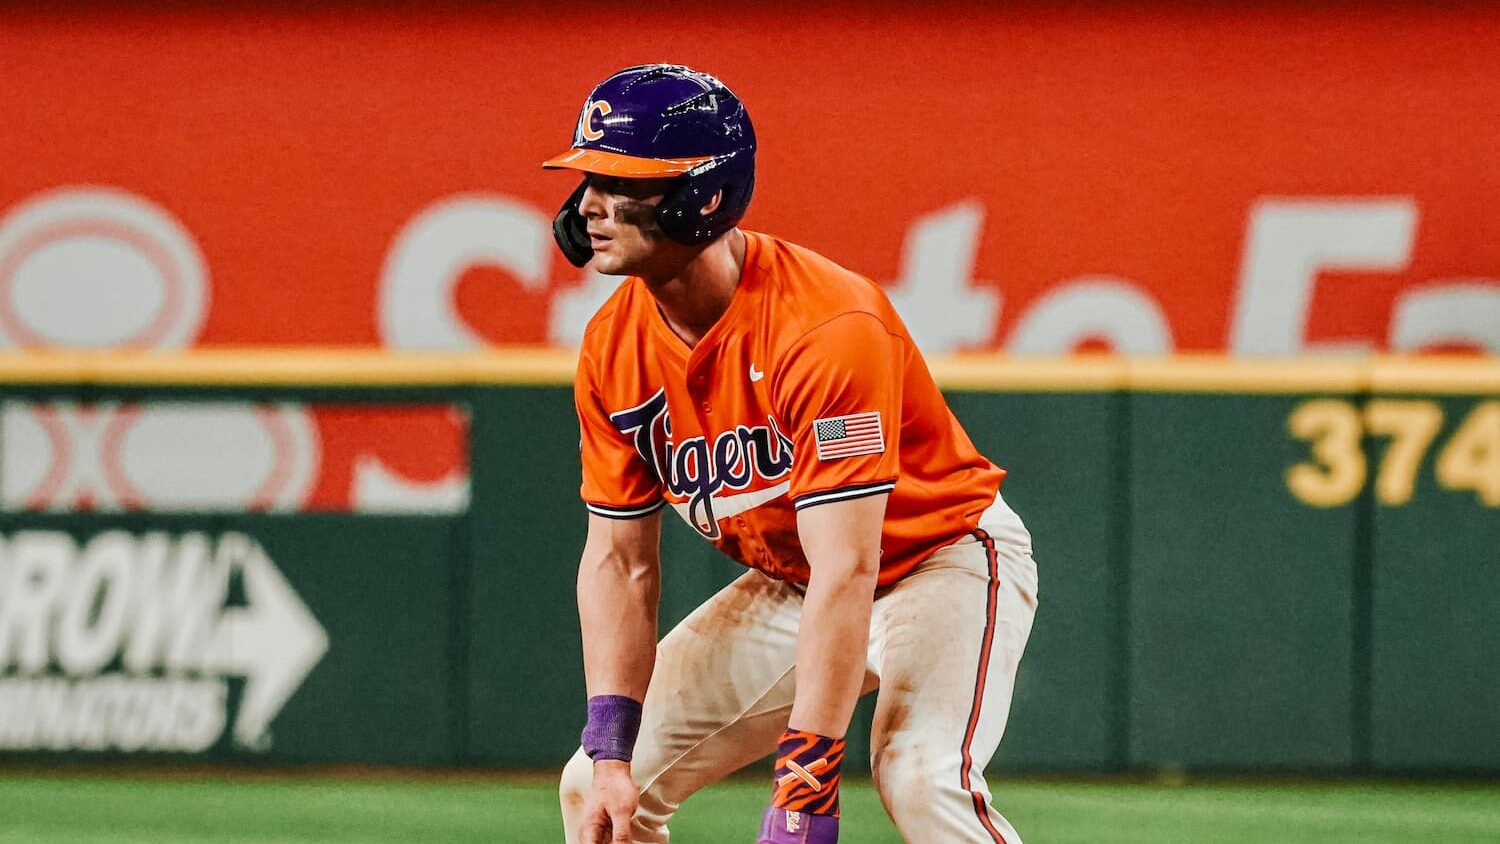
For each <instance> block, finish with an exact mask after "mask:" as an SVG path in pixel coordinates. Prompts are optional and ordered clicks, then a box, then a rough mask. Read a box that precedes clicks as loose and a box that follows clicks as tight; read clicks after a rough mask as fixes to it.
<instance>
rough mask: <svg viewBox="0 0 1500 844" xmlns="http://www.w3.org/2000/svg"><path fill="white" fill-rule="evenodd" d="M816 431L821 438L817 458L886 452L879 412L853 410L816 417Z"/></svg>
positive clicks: (817, 437)
mask: <svg viewBox="0 0 1500 844" xmlns="http://www.w3.org/2000/svg"><path fill="white" fill-rule="evenodd" d="M813 434H814V436H815V437H816V439H817V441H818V459H819V460H836V459H838V458H840V457H858V456H859V455H861V454H879V453H881V452H882V451H885V437H884V436H883V435H882V433H881V430H880V414H879V413H851V414H849V415H848V416H830V417H828V418H827V419H815V420H813Z"/></svg>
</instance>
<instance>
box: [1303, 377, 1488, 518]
mask: <svg viewBox="0 0 1500 844" xmlns="http://www.w3.org/2000/svg"><path fill="white" fill-rule="evenodd" d="M1287 428H1288V430H1290V431H1291V433H1292V436H1294V437H1296V438H1297V439H1299V440H1304V441H1306V442H1307V444H1308V448H1309V451H1310V453H1309V455H1308V457H1309V459H1307V460H1305V461H1303V462H1301V463H1297V464H1296V465H1294V466H1292V467H1291V468H1290V469H1288V470H1287V473H1286V485H1287V489H1289V490H1291V492H1292V495H1294V496H1296V497H1297V499H1298V500H1300V501H1302V502H1303V503H1304V504H1308V505H1310V506H1313V507H1339V506H1342V505H1344V504H1348V503H1349V502H1350V501H1352V500H1354V498H1355V496H1357V495H1359V493H1360V490H1362V489H1364V487H1365V483H1366V482H1367V480H1368V479H1369V476H1370V467H1369V464H1370V460H1369V458H1368V457H1367V456H1366V454H1365V438H1366V437H1372V438H1373V437H1379V438H1384V439H1387V440H1389V442H1388V443H1387V445H1386V447H1385V451H1384V454H1383V455H1382V457H1381V458H1380V463H1379V465H1378V466H1377V467H1376V470H1375V498H1376V500H1378V501H1379V502H1380V503H1381V504H1384V505H1386V506H1390V507H1397V506H1400V505H1402V504H1406V503H1407V502H1409V501H1411V498H1412V493H1413V491H1414V490H1415V489H1416V485H1417V475H1418V474H1420V473H1421V470H1422V462H1423V459H1424V458H1425V457H1426V455H1427V452H1428V450H1429V449H1430V448H1431V447H1432V444H1433V442H1434V440H1436V439H1437V438H1438V434H1439V433H1440V432H1441V431H1442V430H1443V409H1442V407H1440V406H1439V405H1438V404H1437V402H1433V401H1416V400H1400V399H1372V400H1370V401H1369V402H1367V403H1366V404H1365V405H1364V407H1363V408H1361V407H1360V406H1358V405H1356V404H1354V403H1353V402H1349V401H1344V400H1342V399H1312V400H1310V401H1306V402H1303V403H1302V404H1300V405H1298V406H1297V408H1296V409H1295V410H1293V411H1292V415H1291V417H1290V418H1288V419H1287ZM1435 470H1436V475H1437V482H1438V484H1439V485H1440V486H1442V487H1443V488H1444V489H1449V490H1454V491H1467V492H1472V493H1473V494H1474V495H1475V496H1476V497H1478V499H1479V501H1480V503H1481V504H1483V505H1485V506H1487V507H1500V401H1486V402H1480V403H1479V404H1477V405H1475V406H1474V409H1473V410H1471V411H1470V412H1469V414H1468V416H1466V417H1465V418H1464V420H1463V422H1462V423H1461V424H1459V426H1458V429H1457V430H1455V431H1454V432H1453V435H1452V436H1450V437H1449V438H1448V439H1447V442H1446V443H1444V444H1443V446H1442V448H1441V449H1440V450H1439V452H1438V455H1437V461H1436V463H1435Z"/></svg>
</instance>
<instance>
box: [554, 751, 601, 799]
mask: <svg viewBox="0 0 1500 844" xmlns="http://www.w3.org/2000/svg"><path fill="white" fill-rule="evenodd" d="M593 784H594V764H593V763H592V762H590V761H589V758H588V757H587V756H585V755H583V751H582V750H580V751H578V752H577V753H575V754H573V758H572V759H569V760H568V764H566V765H564V766H563V771H562V779H561V781H560V782H559V783H558V789H557V791H558V799H559V800H561V801H562V809H563V814H564V815H570V814H572V813H574V812H578V811H580V810H581V809H583V801H584V799H585V798H587V797H588V793H589V789H590V788H591V787H593Z"/></svg>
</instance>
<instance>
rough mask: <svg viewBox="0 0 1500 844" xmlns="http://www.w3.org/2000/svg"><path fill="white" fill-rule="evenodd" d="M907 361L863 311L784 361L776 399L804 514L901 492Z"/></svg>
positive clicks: (814, 334) (820, 332) (807, 338)
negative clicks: (817, 507)
mask: <svg viewBox="0 0 1500 844" xmlns="http://www.w3.org/2000/svg"><path fill="white" fill-rule="evenodd" d="M903 357H904V356H903V353H902V348H901V345H900V341H899V339H898V338H897V337H895V336H892V335H891V333H890V332H888V331H887V330H886V328H885V325H884V324H883V323H882V322H881V321H880V320H879V319H878V318H876V317H875V316H873V315H871V314H868V313H863V312H858V313H848V314H843V315H840V316H837V317H835V318H833V319H831V320H829V321H828V322H825V323H823V324H822V325H820V326H818V327H817V328H814V329H813V330H811V331H809V332H808V333H807V334H805V335H803V336H802V337H801V338H800V339H799V340H798V341H797V342H796V343H795V344H794V345H793V346H792V347H791V348H790V349H789V350H788V352H787V354H786V355H785V357H784V358H783V359H782V360H781V361H780V362H779V364H778V365H777V369H776V373H775V376H774V382H773V385H772V390H773V401H774V403H775V406H776V409H777V415H778V416H779V417H780V418H779V421H780V422H781V423H782V424H784V425H785V426H786V428H787V430H785V431H782V432H781V433H782V434H783V435H784V436H786V437H788V438H789V439H790V440H791V441H792V454H793V455H794V457H795V459H794V461H793V464H792V477H791V490H790V495H791V499H792V503H793V504H794V505H795V506H796V508H797V509H798V510H801V509H802V508H804V507H810V506H813V505H816V504H823V503H827V502H830V501H843V500H847V499H851V498H859V497H861V496H866V495H875V494H878V493H882V492H890V491H891V490H892V489H894V488H895V486H896V477H897V475H898V474H899V466H900V463H899V454H898V453H897V447H898V444H899V438H898V434H899V432H900V426H901V385H902V372H903V369H904V365H903Z"/></svg>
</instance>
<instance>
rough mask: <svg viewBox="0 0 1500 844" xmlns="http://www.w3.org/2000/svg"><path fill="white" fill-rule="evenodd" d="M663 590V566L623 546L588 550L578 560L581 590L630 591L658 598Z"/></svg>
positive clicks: (588, 591)
mask: <svg viewBox="0 0 1500 844" xmlns="http://www.w3.org/2000/svg"><path fill="white" fill-rule="evenodd" d="M660 590H661V566H660V565H659V564H658V562H657V561H656V560H655V559H653V558H651V557H648V556H645V555H640V554H629V553H625V552H623V551H621V550H619V549H613V548H612V549H605V550H603V551H598V552H587V551H586V552H585V553H584V555H583V557H582V558H581V559H580V560H579V562H578V593H579V595H580V596H583V595H585V594H599V593H600V592H601V591H602V592H604V593H606V594H607V593H614V594H620V593H628V594H635V595H639V596H641V597H643V598H648V599H654V598H655V597H656V596H657V594H658V593H659V592H660Z"/></svg>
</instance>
